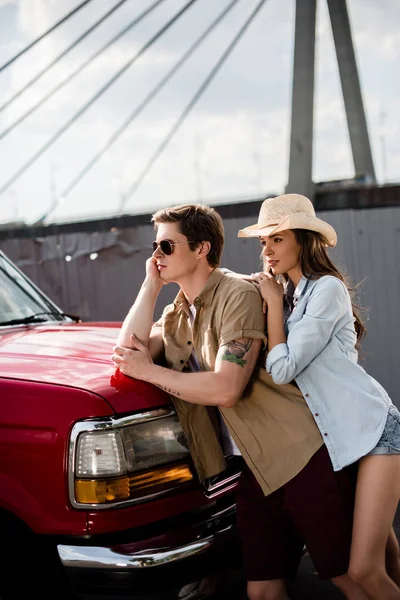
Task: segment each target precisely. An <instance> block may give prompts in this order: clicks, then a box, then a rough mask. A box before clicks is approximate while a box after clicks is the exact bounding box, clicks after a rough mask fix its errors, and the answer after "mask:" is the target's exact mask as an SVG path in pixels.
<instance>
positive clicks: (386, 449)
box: [367, 404, 400, 456]
mask: <svg viewBox="0 0 400 600" xmlns="http://www.w3.org/2000/svg"><path fill="white" fill-rule="evenodd" d="M371 454H400V412H399V410H398V409H397V408H396V406H394V404H391V405H390V406H389V412H388V416H387V419H386V425H385V429H384V430H383V433H382V435H381V437H380V440H379V442H378V443H377V445H376V446H375V448H374V449H373V450H371V452H369V453H368V455H367V456H370V455H371Z"/></svg>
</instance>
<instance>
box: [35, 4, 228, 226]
mask: <svg viewBox="0 0 400 600" xmlns="http://www.w3.org/2000/svg"><path fill="white" fill-rule="evenodd" d="M238 1H239V0H232V1H231V2H230V4H228V6H227V7H226V8H225V9H224V10H223V11H222V12H221V13H220V15H218V17H217V18H216V19H214V21H213V22H212V23H211V25H210V26H209V27H207V29H206V30H205V31H204V33H202V34H201V36H200V37H199V38H198V39H197V40H196V41H195V42H194V44H192V46H190V48H189V49H188V50H187V51H186V52H185V53H184V55H183V56H182V57H181V58H180V59H179V61H178V62H177V63H176V64H175V65H174V66H173V67H172V69H170V71H168V73H167V74H166V75H165V76H164V77H163V78H162V79H161V80H160V81H159V82H158V84H157V85H156V86H155V87H154V88H153V89H152V90H151V92H150V93H149V94H148V95H147V96H146V97H145V98H144V100H143V101H142V102H141V103H140V104H139V106H138V107H137V108H136V109H135V110H134V112H133V113H132V114H131V115H130V116H129V117H128V118H127V119H126V120H125V121H124V122H123V123H122V125H120V126H119V128H118V129H117V130H116V131H115V132H114V133H113V135H112V136H111V137H110V138H109V139H108V141H107V142H106V143H105V144H104V145H103V147H102V148H101V149H100V150H98V151H97V152H96V154H95V155H94V156H93V158H92V159H91V160H90V161H89V162H88V163H87V164H86V165H85V166H84V167H83V169H81V171H80V172H79V173H78V175H77V176H76V177H75V178H74V179H73V180H72V181H71V182H70V183H69V184H68V185H67V186H66V187H65V188H64V190H63V191H62V192H61V193H60V197H61V198H63V200H64V199H65V198H66V197H67V196H68V195H69V194H70V193H71V191H72V190H73V189H74V188H75V187H76V186H77V185H78V183H79V182H80V181H81V180H82V179H83V178H84V177H85V175H87V173H88V172H89V171H90V170H91V169H92V168H93V167H94V165H95V164H96V163H97V162H98V161H99V160H100V158H101V157H102V156H103V154H104V153H105V152H106V151H107V150H108V149H109V148H110V147H111V146H112V145H113V144H114V142H116V140H117V139H118V138H119V137H120V136H121V135H122V133H123V132H124V131H125V130H126V128H127V127H128V125H130V124H131V123H132V121H133V120H134V119H136V117H138V116H139V114H140V113H141V112H142V111H143V109H144V108H145V107H146V106H147V104H148V103H149V102H150V101H151V100H152V99H153V98H154V97H155V96H156V95H157V94H158V92H160V91H161V89H162V88H163V87H164V86H165V85H166V84H167V83H168V81H169V80H170V79H171V78H172V77H173V75H175V73H176V72H177V71H178V70H179V69H180V67H182V65H183V64H184V63H185V62H186V61H187V60H188V59H189V57H190V56H191V55H192V54H193V52H194V51H195V50H196V49H197V48H198V47H199V46H200V45H201V44H202V43H203V42H204V40H205V39H206V38H207V37H208V35H209V34H210V33H211V32H212V31H213V29H215V27H216V26H217V25H218V24H219V23H220V22H221V21H222V20H223V19H224V18H225V17H226V16H227V14H228V13H229V12H230V11H231V10H232V8H233V7H234V5H235V4H237V2H238ZM54 208H55V207H54ZM54 208H53V209H52V210H51V211H49V212H47V213H46V214H45V215H43V217H42V219H45V218H47V217H48V216H49V214H51V212H53V210H54Z"/></svg>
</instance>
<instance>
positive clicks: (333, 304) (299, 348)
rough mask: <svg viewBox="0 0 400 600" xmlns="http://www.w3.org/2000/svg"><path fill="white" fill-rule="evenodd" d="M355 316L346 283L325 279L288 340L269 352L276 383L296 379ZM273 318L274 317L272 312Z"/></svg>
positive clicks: (294, 326)
mask: <svg viewBox="0 0 400 600" xmlns="http://www.w3.org/2000/svg"><path fill="white" fill-rule="evenodd" d="M269 310H270V309H269V308H268V312H269ZM351 315H352V311H351V301H350V298H349V294H348V292H347V290H346V288H345V286H344V285H343V283H342V282H341V281H340V280H339V279H337V278H335V277H323V278H321V279H320V280H319V281H318V283H317V284H316V286H315V288H314V289H313V291H312V293H311V295H310V297H309V299H308V301H307V307H306V309H305V311H304V314H303V316H302V317H301V319H299V321H297V322H295V323H293V324H292V326H291V328H290V332H289V334H288V338H287V341H286V342H284V341H281V342H280V343H277V344H276V345H274V346H273V347H272V348H271V350H270V351H269V353H268V356H267V364H266V368H267V371H268V373H269V374H270V375H271V376H272V378H273V380H274V381H275V383H280V384H283V383H289V382H290V381H292V380H293V379H295V377H297V375H298V374H299V373H301V372H302V371H303V369H305V368H306V367H307V366H308V365H309V364H310V363H311V362H312V361H313V360H314V359H315V358H316V356H318V354H320V353H321V352H322V351H323V350H324V348H325V347H326V346H327V345H328V344H329V342H330V341H331V339H332V337H333V335H335V333H336V332H337V330H338V329H339V328H340V327H342V326H343V325H344V324H345V323H346V322H347V321H348V320H349V318H351ZM269 318H272V317H270V315H269Z"/></svg>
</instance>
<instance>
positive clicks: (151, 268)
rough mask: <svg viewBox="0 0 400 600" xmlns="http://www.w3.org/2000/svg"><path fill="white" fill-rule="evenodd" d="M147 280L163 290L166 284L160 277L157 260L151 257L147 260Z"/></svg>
mask: <svg viewBox="0 0 400 600" xmlns="http://www.w3.org/2000/svg"><path fill="white" fill-rule="evenodd" d="M146 280H147V281H150V282H151V283H152V284H154V285H155V286H156V287H158V288H159V289H161V288H162V287H163V285H164V284H165V282H164V281H163V280H162V279H161V277H160V271H159V270H158V267H157V260H156V259H155V258H154V256H151V257H150V258H148V259H147V260H146Z"/></svg>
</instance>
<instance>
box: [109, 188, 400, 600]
mask: <svg viewBox="0 0 400 600" xmlns="http://www.w3.org/2000/svg"><path fill="white" fill-rule="evenodd" d="M152 220H153V222H154V227H155V230H156V238H157V241H155V242H154V243H153V250H154V251H153V255H152V257H151V258H149V259H148V260H147V263H146V277H145V280H144V282H143V284H142V287H141V289H140V291H139V294H138V296H137V298H136V300H135V303H134V304H133V306H132V308H131V309H130V311H129V313H128V315H127V316H126V318H125V320H124V323H123V325H122V328H121V330H120V334H119V337H118V341H117V343H118V345H117V346H116V347H115V350H114V355H113V360H114V363H115V365H116V366H117V367H118V368H119V369H120V370H121V371H122V372H123V373H124V374H125V375H128V376H131V377H135V378H137V379H142V380H145V381H148V382H150V383H153V384H154V385H156V386H158V387H160V388H162V389H163V390H166V391H167V392H169V393H170V394H171V395H172V396H173V399H174V404H175V407H176V410H177V412H178V415H179V418H180V421H181V424H182V427H183V429H184V432H185V434H186V437H187V440H188V444H189V448H190V452H191V455H192V458H193V462H194V464H195V466H196V469H197V472H198V475H199V478H200V480H203V479H205V478H206V477H212V476H213V475H215V474H217V473H219V472H220V471H222V470H223V469H224V467H225V462H224V453H225V455H226V454H232V453H236V454H242V456H243V458H244V460H245V466H244V469H243V472H242V475H241V479H240V483H239V486H238V490H237V516H238V524H239V531H240V535H241V539H242V547H243V558H244V568H245V574H246V578H247V581H248V585H247V593H248V597H249V598H250V600H287V599H288V596H287V591H286V585H285V580H286V579H290V578H292V577H293V576H294V574H295V573H296V569H297V567H298V564H299V561H300V557H301V552H302V548H303V545H304V543H305V544H306V545H307V549H308V551H309V554H310V556H311V558H312V560H313V562H314V564H315V566H316V569H317V571H318V573H319V575H320V576H321V577H323V578H326V579H331V580H332V582H333V583H334V584H335V585H336V586H337V587H338V588H339V589H340V590H341V591H342V592H343V594H344V595H345V596H346V597H347V598H348V599H349V600H368V599H370V600H400V587H399V586H400V561H399V546H398V543H397V540H396V537H395V534H394V532H393V529H392V522H393V519H394V516H395V512H396V508H397V505H398V500H399V496H400V414H399V412H398V411H397V409H396V408H395V407H394V405H393V404H392V402H391V400H390V398H389V397H388V396H387V394H386V392H385V391H384V389H383V388H382V387H381V386H380V385H379V384H378V383H377V382H376V381H375V380H374V379H372V378H371V377H370V376H369V375H367V373H366V372H365V371H364V370H363V369H362V368H361V367H360V366H359V365H358V364H357V347H358V343H359V340H360V339H361V336H362V334H363V333H364V327H363V325H362V322H361V321H360V319H359V317H358V315H357V312H356V309H355V307H354V306H353V305H352V301H351V298H350V294H349V291H348V289H347V287H346V285H345V283H344V281H343V277H342V275H341V274H340V272H339V271H338V270H337V268H336V267H335V266H334V265H333V264H332V262H331V261H330V259H329V257H328V255H327V252H326V247H327V246H334V245H335V244H336V233H335V231H334V229H333V228H332V227H331V226H330V225H329V224H328V223H326V222H324V221H322V220H321V219H318V218H317V217H316V216H315V211H314V208H313V205H312V203H311V202H310V200H308V199H307V198H305V197H304V196H301V195H298V194H286V195H283V196H278V197H276V198H269V199H267V200H265V201H264V202H263V204H262V206H261V209H260V214H259V219H258V223H257V224H256V225H253V226H251V227H246V228H245V229H243V230H241V231H240V232H239V234H238V235H239V237H257V238H259V241H260V243H261V246H262V257H263V262H264V272H263V273H257V274H254V275H251V276H245V275H239V274H235V273H229V272H228V273H226V272H224V270H220V269H219V268H218V266H219V262H220V257H221V253H222V248H223V244H224V230H223V223H222V220H221V218H220V216H219V215H218V213H217V212H216V211H214V210H213V209H211V208H209V207H207V206H203V205H193V204H192V205H183V206H176V207H173V208H167V209H163V210H160V211H158V212H157V213H155V214H154V215H153V219H152ZM278 280H280V281H278ZM170 282H176V283H177V284H178V285H179V286H180V291H179V293H178V295H177V297H176V298H175V301H174V303H173V304H171V305H169V306H167V307H166V308H165V309H164V312H163V315H162V317H161V319H160V320H159V321H158V322H156V323H155V324H153V313H154V308H155V303H156V300H157V298H158V295H159V292H160V290H161V288H162V287H163V285H165V284H167V283H170ZM265 312H266V315H265V314H264V313H265ZM265 321H267V338H268V339H267V338H266V337H265V330H266V329H265ZM266 346H267V349H268V354H267V356H266V361H265V359H264V358H263V357H264V352H262V350H264V348H265V347H266ZM160 361H165V363H166V365H167V366H166V367H164V366H160V365H159V364H157V363H160ZM165 363H164V364H165ZM218 415H220V417H221V418H220V419H218V418H217V417H218ZM220 440H222V444H223V450H224V451H223V450H222V449H221V444H220ZM353 514H354V518H353Z"/></svg>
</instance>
